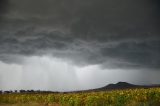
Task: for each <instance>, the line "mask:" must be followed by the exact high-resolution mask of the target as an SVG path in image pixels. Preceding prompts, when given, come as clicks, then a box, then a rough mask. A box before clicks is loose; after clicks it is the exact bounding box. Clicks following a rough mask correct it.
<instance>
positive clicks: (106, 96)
mask: <svg viewBox="0 0 160 106" xmlns="http://www.w3.org/2000/svg"><path fill="white" fill-rule="evenodd" d="M0 106H160V88H150V89H132V90H131V89H129V90H115V91H106V92H88V93H86V92H84V93H69V94H60V93H59V94H54V93H53V94H52V93H50V94H46V93H39V94H36V93H32V94H29V93H28V94H20V93H15V94H0Z"/></svg>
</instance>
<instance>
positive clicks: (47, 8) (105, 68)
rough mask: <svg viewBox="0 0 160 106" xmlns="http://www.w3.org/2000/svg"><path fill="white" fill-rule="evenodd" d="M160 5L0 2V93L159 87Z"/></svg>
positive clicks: (152, 0) (126, 0)
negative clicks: (111, 86)
mask: <svg viewBox="0 0 160 106" xmlns="http://www.w3.org/2000/svg"><path fill="white" fill-rule="evenodd" d="M159 76H160V2H159V0H0V89H2V90H15V89H41V90H53V91H68V90H81V89H90V88H98V87H102V86H105V85H107V84H109V83H116V82H119V81H126V82H130V83H133V84H160V77H159Z"/></svg>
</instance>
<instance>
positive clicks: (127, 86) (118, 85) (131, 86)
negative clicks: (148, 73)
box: [95, 82, 160, 90]
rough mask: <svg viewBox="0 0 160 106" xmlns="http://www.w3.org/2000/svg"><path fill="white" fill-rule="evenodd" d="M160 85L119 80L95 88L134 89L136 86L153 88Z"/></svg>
mask: <svg viewBox="0 0 160 106" xmlns="http://www.w3.org/2000/svg"><path fill="white" fill-rule="evenodd" d="M153 87H160V84H159V85H134V84H130V83H127V82H118V83H116V84H109V85H107V86H104V87H101V88H98V89H95V90H116V89H134V88H153Z"/></svg>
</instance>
